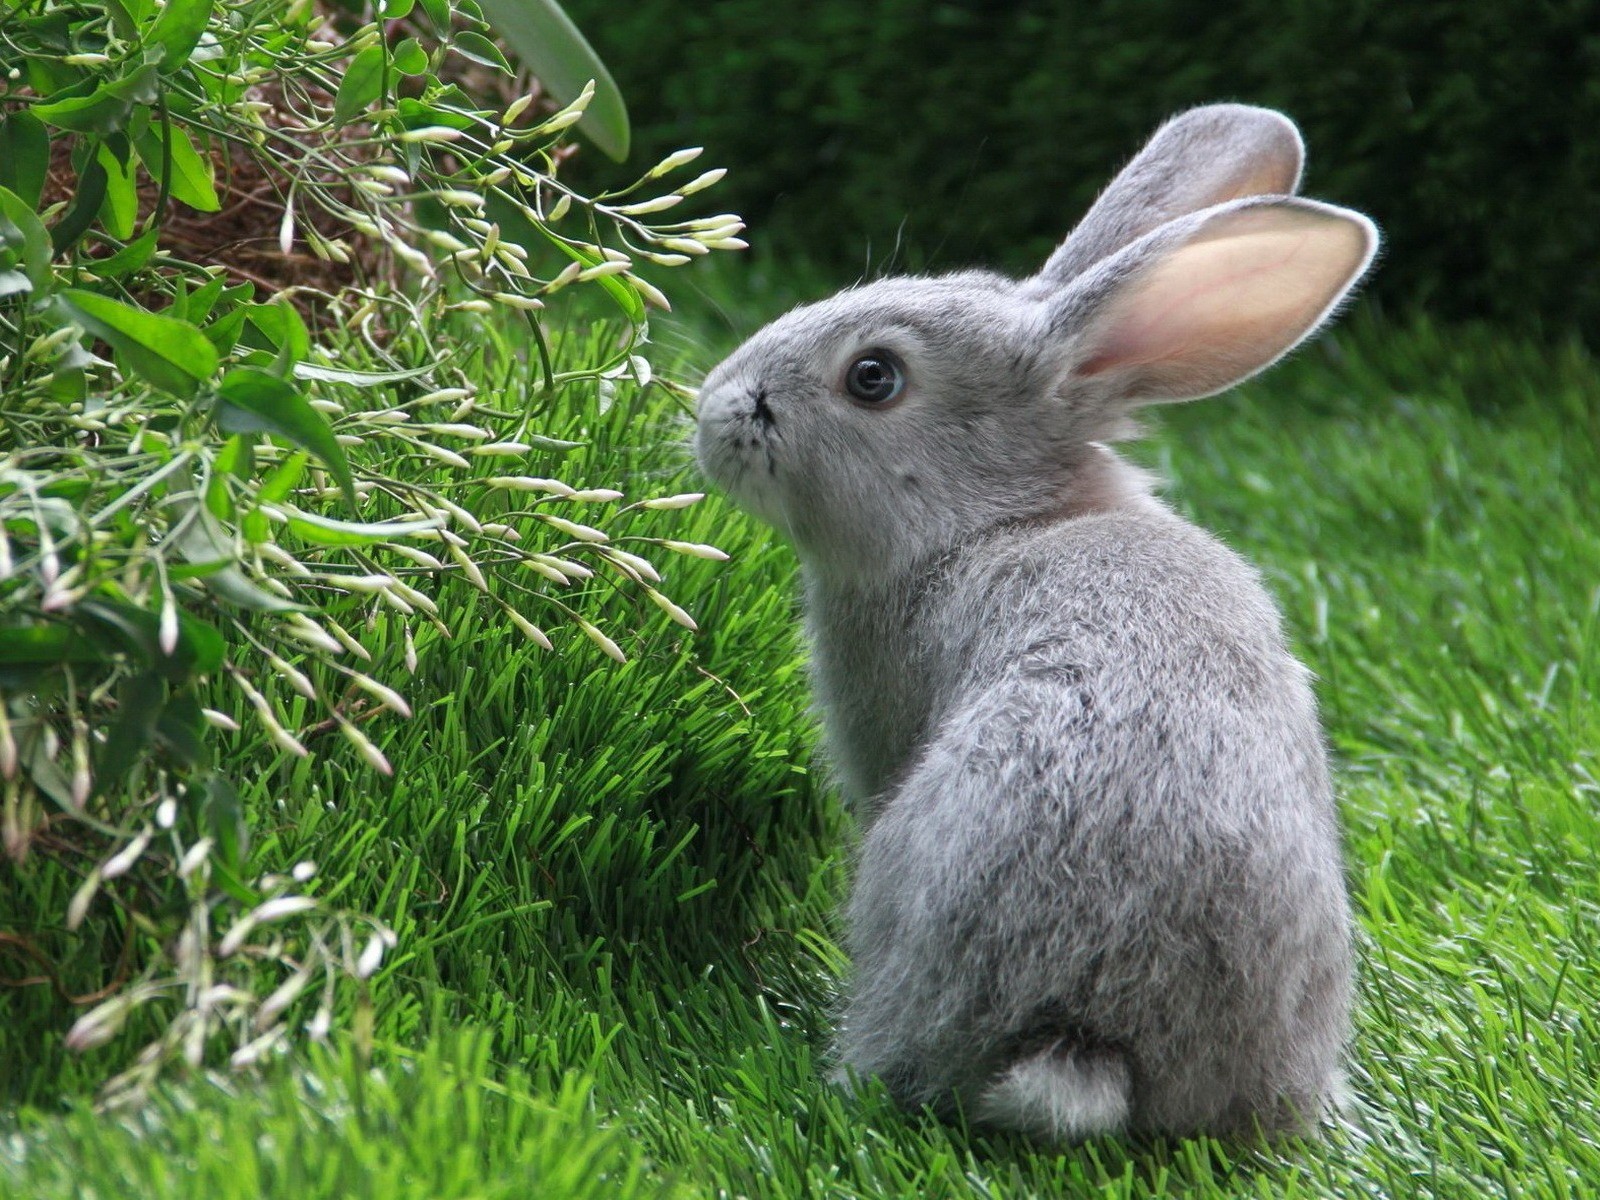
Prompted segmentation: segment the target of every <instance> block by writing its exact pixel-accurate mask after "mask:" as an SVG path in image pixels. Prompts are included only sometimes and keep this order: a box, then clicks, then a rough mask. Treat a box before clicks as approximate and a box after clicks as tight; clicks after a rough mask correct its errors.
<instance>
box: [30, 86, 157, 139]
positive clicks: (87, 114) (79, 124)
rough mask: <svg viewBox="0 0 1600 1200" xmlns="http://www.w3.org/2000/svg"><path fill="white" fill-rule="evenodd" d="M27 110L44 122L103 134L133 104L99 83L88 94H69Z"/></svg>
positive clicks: (120, 122)
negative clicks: (64, 97)
mask: <svg viewBox="0 0 1600 1200" xmlns="http://www.w3.org/2000/svg"><path fill="white" fill-rule="evenodd" d="M30 111H31V112H32V113H33V115H34V116H35V117H37V118H38V119H39V120H41V121H43V122H44V123H45V124H46V125H54V126H55V127H56V128H57V129H68V130H71V131H72V132H73V133H89V134H94V135H96V136H99V137H106V136H108V135H110V134H113V133H115V132H116V131H117V130H119V129H121V128H122V126H123V124H124V123H125V122H126V121H127V119H128V114H129V113H130V112H132V111H133V105H132V104H130V103H129V102H128V101H127V100H124V99H122V98H121V97H120V96H115V95H112V94H111V92H110V91H109V90H108V89H107V88H105V87H100V88H97V89H95V90H94V91H93V92H91V93H89V95H87V96H68V97H67V98H66V99H64V100H52V101H50V102H48V103H46V104H35V105H34V106H33V108H32V109H31V110H30Z"/></svg>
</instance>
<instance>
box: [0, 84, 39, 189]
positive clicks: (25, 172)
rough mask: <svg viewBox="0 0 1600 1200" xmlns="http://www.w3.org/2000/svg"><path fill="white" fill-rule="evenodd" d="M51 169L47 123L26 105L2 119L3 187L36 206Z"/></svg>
mask: <svg viewBox="0 0 1600 1200" xmlns="http://www.w3.org/2000/svg"><path fill="white" fill-rule="evenodd" d="M49 170H50V134H49V133H48V132H47V131H46V129H45V127H44V122H43V121H41V120H39V118H38V117H36V116H34V115H33V114H32V113H31V112H29V111H28V110H27V109H25V108H19V109H17V111H16V112H14V113H12V114H11V115H10V116H8V117H7V118H6V119H5V120H4V121H0V187H6V188H10V189H11V191H13V192H15V193H16V194H17V195H18V196H19V197H21V198H22V201H23V203H24V204H26V205H27V206H28V207H29V209H33V208H36V207H38V204H39V197H40V196H42V195H43V194H44V180H45V176H46V175H47V174H48V173H49Z"/></svg>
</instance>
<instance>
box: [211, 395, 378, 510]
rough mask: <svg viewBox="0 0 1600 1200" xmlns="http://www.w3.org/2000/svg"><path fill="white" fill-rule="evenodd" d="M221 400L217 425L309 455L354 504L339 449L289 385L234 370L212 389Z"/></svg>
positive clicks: (325, 424) (352, 483) (317, 416)
mask: <svg viewBox="0 0 1600 1200" xmlns="http://www.w3.org/2000/svg"><path fill="white" fill-rule="evenodd" d="M217 395H218V396H219V397H220V399H221V406H220V411H219V413H218V418H217V423H218V424H219V425H221V426H222V428H223V430H224V431H225V432H228V433H245V432H249V431H251V430H265V431H266V432H267V433H270V434H273V435H274V436H276V437H281V438H283V439H284V440H285V441H287V442H291V443H293V444H294V445H296V446H303V447H304V448H305V449H307V450H309V451H311V453H313V454H315V455H316V456H317V457H318V458H320V459H321V460H322V461H323V462H324V463H326V464H327V465H328V469H329V470H330V471H332V472H333V477H334V478H335V479H336V480H338V482H339V487H340V488H341V489H342V490H343V492H344V495H345V499H346V500H348V501H349V502H350V504H351V505H352V506H353V505H354V504H355V502H356V492H355V481H354V480H352V479H351V477H350V464H349V463H348V462H347V461H346V460H345V456H344V447H343V446H341V445H339V443H338V441H337V440H336V439H335V438H334V436H333V430H332V429H331V428H329V426H328V422H327V421H326V420H325V419H324V418H323V416H322V414H321V413H319V412H317V410H316V409H314V408H312V407H311V405H309V404H308V403H306V398H305V397H304V396H302V395H301V394H300V392H299V391H298V389H296V388H295V387H294V385H293V384H291V383H288V382H286V381H284V380H282V379H280V378H278V377H277V376H276V375H269V374H268V373H267V372H265V371H259V370H257V369H256V368H254V367H235V368H234V369H233V370H231V371H229V372H228V373H227V374H226V375H224V376H223V377H222V383H221V384H220V385H218V387H217Z"/></svg>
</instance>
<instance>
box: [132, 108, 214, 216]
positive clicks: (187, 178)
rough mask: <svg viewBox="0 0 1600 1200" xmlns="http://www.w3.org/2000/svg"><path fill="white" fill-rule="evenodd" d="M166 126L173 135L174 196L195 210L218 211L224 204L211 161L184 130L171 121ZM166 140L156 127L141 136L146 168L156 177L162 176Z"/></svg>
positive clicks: (171, 186)
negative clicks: (201, 152)
mask: <svg viewBox="0 0 1600 1200" xmlns="http://www.w3.org/2000/svg"><path fill="white" fill-rule="evenodd" d="M166 128H167V129H168V130H170V131H171V135H172V174H171V176H170V177H169V178H168V179H167V189H168V190H169V191H170V192H171V193H172V195H173V198H174V199H177V200H181V201H183V203H185V204H187V205H188V206H189V207H190V208H192V209H194V210H195V211H196V212H216V211H218V210H219V209H220V208H221V207H222V203H221V202H220V201H219V200H218V199H217V187H216V183H215V174H214V172H213V170H212V165H211V160H210V159H209V158H207V157H204V156H203V155H201V154H200V152H199V151H197V150H196V149H195V148H194V142H192V141H191V140H190V139H189V135H188V133H187V132H185V131H184V130H183V129H181V128H180V127H178V126H177V125H170V124H169V125H168V126H166ZM165 142H166V139H165V138H163V137H162V130H161V129H160V128H159V127H156V126H152V127H151V128H150V129H149V130H148V131H146V133H145V135H144V136H143V137H141V138H140V139H139V157H140V158H142V159H144V165H145V170H147V171H149V172H150V176H151V178H153V179H157V180H159V179H160V178H161V164H162V163H163V162H164V161H165V151H166V146H165Z"/></svg>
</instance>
